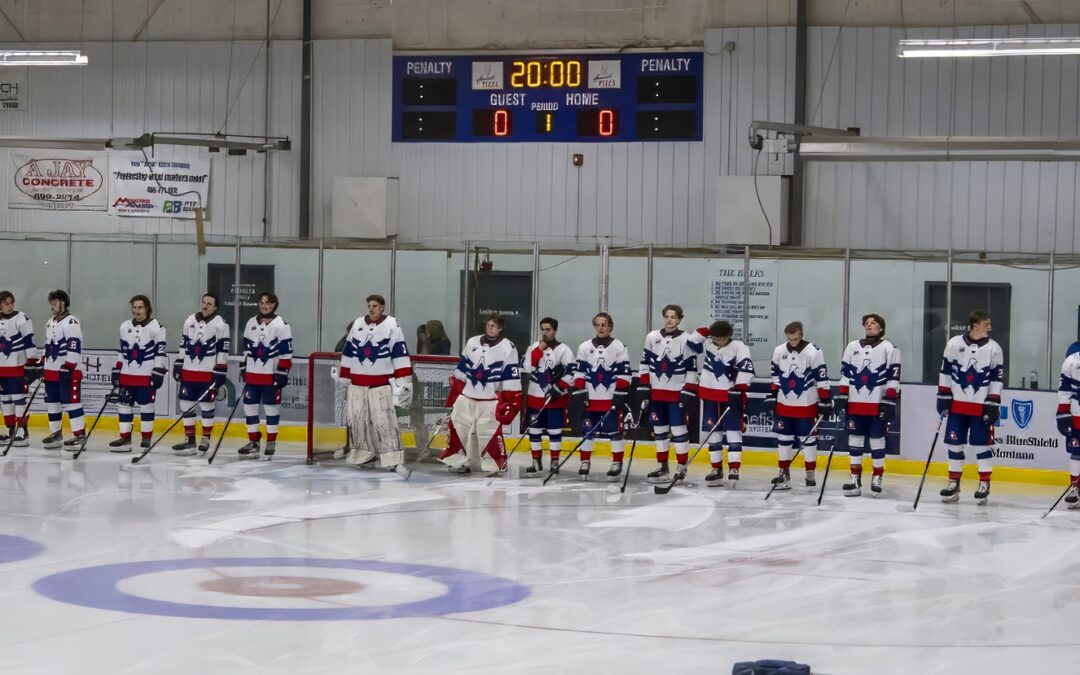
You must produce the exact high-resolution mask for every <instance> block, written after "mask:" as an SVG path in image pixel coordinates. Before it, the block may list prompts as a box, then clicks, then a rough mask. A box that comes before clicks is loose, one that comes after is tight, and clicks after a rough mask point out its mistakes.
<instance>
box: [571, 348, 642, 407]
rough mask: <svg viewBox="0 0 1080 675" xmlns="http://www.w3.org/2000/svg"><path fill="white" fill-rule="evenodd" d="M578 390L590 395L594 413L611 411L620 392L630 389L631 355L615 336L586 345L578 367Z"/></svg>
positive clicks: (581, 349)
mask: <svg viewBox="0 0 1080 675" xmlns="http://www.w3.org/2000/svg"><path fill="white" fill-rule="evenodd" d="M574 388H575V389H585V391H586V392H588V395H589V403H588V408H587V409H588V410H589V411H590V412H607V411H608V410H610V409H611V398H612V396H613V395H614V394H615V392H616V390H622V391H629V390H630V354H629V353H628V352H627V351H626V345H624V344H623V343H622V342H621V341H619V340H616V339H615V338H613V337H608V338H604V339H603V340H601V339H600V338H593V339H591V340H586V341H585V342H582V343H581V346H580V347H578V350H577V365H576V366H574Z"/></svg>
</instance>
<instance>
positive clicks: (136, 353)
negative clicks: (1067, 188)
mask: <svg viewBox="0 0 1080 675" xmlns="http://www.w3.org/2000/svg"><path fill="white" fill-rule="evenodd" d="M167 365H168V360H167V354H166V352H165V327H164V326H162V325H161V324H160V323H158V320H157V319H150V320H149V321H145V322H143V323H135V322H134V321H132V320H131V319H128V320H127V321H125V322H124V323H122V324H120V351H119V352H117V355H116V367H117V368H119V369H120V386H121V387H149V386H150V373H152V372H153V370H154V369H155V368H160V369H161V370H162V371H164V370H165V368H166V366H167Z"/></svg>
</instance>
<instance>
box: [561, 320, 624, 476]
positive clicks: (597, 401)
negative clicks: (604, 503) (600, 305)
mask: <svg viewBox="0 0 1080 675" xmlns="http://www.w3.org/2000/svg"><path fill="white" fill-rule="evenodd" d="M592 325H593V330H595V331H596V337H594V338H593V339H591V340H586V341H585V342H582V343H581V346H579V347H578V350H577V365H576V366H574V389H575V393H579V392H583V393H584V395H585V396H587V398H588V402H587V403H586V405H585V416H584V420H583V423H582V433H583V434H591V438H590V439H589V440H586V441H585V442H584V443H582V445H581V468H580V469H578V473H579V474H580V475H582V476H588V475H589V468H590V467H589V465H590V463H591V458H592V448H593V442H592V439H593V438H606V439H608V440H609V441H610V443H611V466H610V467H609V468H608V471H607V477H608V480H617V479H618V477H619V475H620V474H622V463H623V435H622V414H623V410H624V409H625V408H626V397H627V396H628V395H629V393H630V355H629V353H628V352H627V351H626V345H624V344H623V343H622V342H621V341H619V340H617V339H615V338H613V337H612V336H611V331H612V329H613V328H614V327H615V322H614V321H613V320H612V319H611V315H610V314H608V313H607V312H600V313H599V314H597V315H596V316H594V317H593V320H592ZM551 471H552V472H557V471H558V463H557V462H556V461H555V458H554V457H552V461H551Z"/></svg>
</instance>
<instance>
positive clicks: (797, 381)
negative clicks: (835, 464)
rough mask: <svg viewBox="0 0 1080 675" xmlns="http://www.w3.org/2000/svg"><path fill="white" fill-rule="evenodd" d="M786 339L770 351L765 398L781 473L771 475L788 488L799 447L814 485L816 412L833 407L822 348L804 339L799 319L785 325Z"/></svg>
mask: <svg viewBox="0 0 1080 675" xmlns="http://www.w3.org/2000/svg"><path fill="white" fill-rule="evenodd" d="M784 337H785V338H787V342H785V343H784V344H782V345H780V346H779V347H777V348H776V349H775V350H774V351H773V356H772V388H771V390H770V393H769V396H768V397H767V398H766V399H765V403H766V406H767V407H769V408H770V409H771V411H772V413H773V433H775V434H776V442H777V458H778V463H779V465H780V473H779V474H778V475H777V476H776V478H773V479H772V483H773V484H774V485H775V486H776V489H777V490H790V489H791V483H790V480H791V460H792V459H794V457H795V452H796V451H797V450H798V449H799V448H800V447H802V450H803V461H804V463H805V466H806V484H807V485H808V486H814V485H817V480H816V479H815V475H814V472H815V470H816V469H817V436H816V434H815V435H812V434H811V433H810V431H811V429H813V428H814V422H815V415H816V416H817V417H818V418H821V417H824V416H826V415H828V414H829V412H830V411H831V410H832V401H831V400H830V398H829V373H828V368H827V367H826V366H825V357H824V355H823V354H822V353H821V349H820V348H819V347H818V346H817V345H815V344H813V343H812V342H807V341H806V340H804V339H803V325H802V322H801V321H792V322H791V323H789V324H788V325H787V326H785V327H784Z"/></svg>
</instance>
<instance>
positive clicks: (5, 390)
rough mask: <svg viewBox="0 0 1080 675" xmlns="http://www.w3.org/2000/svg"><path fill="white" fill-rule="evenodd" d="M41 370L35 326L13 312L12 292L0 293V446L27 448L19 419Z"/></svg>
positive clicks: (27, 438) (27, 440)
mask: <svg viewBox="0 0 1080 675" xmlns="http://www.w3.org/2000/svg"><path fill="white" fill-rule="evenodd" d="M42 370H43V367H42V363H41V359H40V358H39V354H38V350H37V347H35V346H34V323H33V322H32V321H31V320H30V317H28V316H27V315H26V314H23V313H22V312H20V311H18V310H17V309H15V295H14V294H13V293H12V292H11V291H0V409H2V410H3V413H4V432H3V433H0V445H7V444H8V442H10V443H11V444H12V445H13V446H15V447H24V446H27V445H30V436H29V433H28V432H27V429H26V417H25V416H22V415H23V411H24V410H25V408H26V399H27V393H28V392H29V391H30V389H29V387H30V385H31V384H33V383H34V382H36V381H37V380H39V379H41V375H42Z"/></svg>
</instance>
